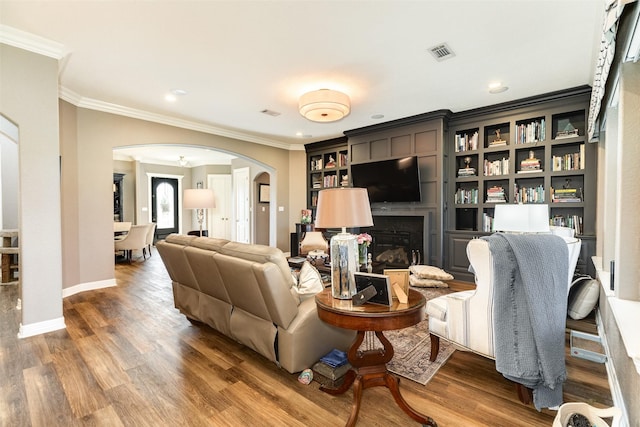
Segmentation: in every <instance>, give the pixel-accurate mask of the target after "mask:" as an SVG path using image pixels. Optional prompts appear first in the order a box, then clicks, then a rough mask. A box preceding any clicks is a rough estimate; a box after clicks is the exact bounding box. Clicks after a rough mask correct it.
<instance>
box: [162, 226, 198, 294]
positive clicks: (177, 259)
mask: <svg viewBox="0 0 640 427" xmlns="http://www.w3.org/2000/svg"><path fill="white" fill-rule="evenodd" d="M194 238H195V237H193V236H184V235H180V234H170V235H169V236H167V238H166V240H165V241H159V242H158V243H157V244H156V249H158V253H159V254H160V257H161V258H162V261H163V262H164V265H165V267H166V268H167V273H169V277H170V278H171V280H172V281H174V282H177V283H180V284H182V285H185V286H188V287H190V288H193V289H196V290H200V288H199V287H198V284H197V282H196V278H195V276H194V275H193V272H192V271H191V268H189V267H188V263H187V258H186V255H185V252H184V251H185V249H186V248H187V247H188V246H189V244H190V243H191V242H192V241H193V239H194Z"/></svg>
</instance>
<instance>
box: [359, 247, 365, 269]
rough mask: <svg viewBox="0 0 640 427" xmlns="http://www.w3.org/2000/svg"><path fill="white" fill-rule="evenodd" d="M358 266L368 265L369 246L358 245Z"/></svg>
mask: <svg viewBox="0 0 640 427" xmlns="http://www.w3.org/2000/svg"><path fill="white" fill-rule="evenodd" d="M358 264H360V265H365V266H366V265H367V245H366V244H365V243H363V244H361V245H358Z"/></svg>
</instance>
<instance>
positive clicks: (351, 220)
mask: <svg viewBox="0 0 640 427" xmlns="http://www.w3.org/2000/svg"><path fill="white" fill-rule="evenodd" d="M372 225H373V217H372V216H371V206H370V205H369V194H368V193H367V189H366V188H329V189H326V190H322V191H320V192H319V193H318V207H317V211H316V221H315V226H316V228H341V227H345V228H349V227H370V226H372Z"/></svg>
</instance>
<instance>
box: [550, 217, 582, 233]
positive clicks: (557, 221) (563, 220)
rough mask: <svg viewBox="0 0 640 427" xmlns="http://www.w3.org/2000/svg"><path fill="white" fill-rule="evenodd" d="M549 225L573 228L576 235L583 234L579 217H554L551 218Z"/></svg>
mask: <svg viewBox="0 0 640 427" xmlns="http://www.w3.org/2000/svg"><path fill="white" fill-rule="evenodd" d="M549 225H554V226H556V227H569V228H573V229H574V230H575V232H576V234H583V232H584V228H583V224H582V217H581V216H580V215H567V216H564V215H554V216H553V218H551V219H550V220H549Z"/></svg>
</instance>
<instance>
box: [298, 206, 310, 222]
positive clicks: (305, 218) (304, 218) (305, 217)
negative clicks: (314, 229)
mask: <svg viewBox="0 0 640 427" xmlns="http://www.w3.org/2000/svg"><path fill="white" fill-rule="evenodd" d="M300 224H311V209H302V211H301V212H300Z"/></svg>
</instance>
